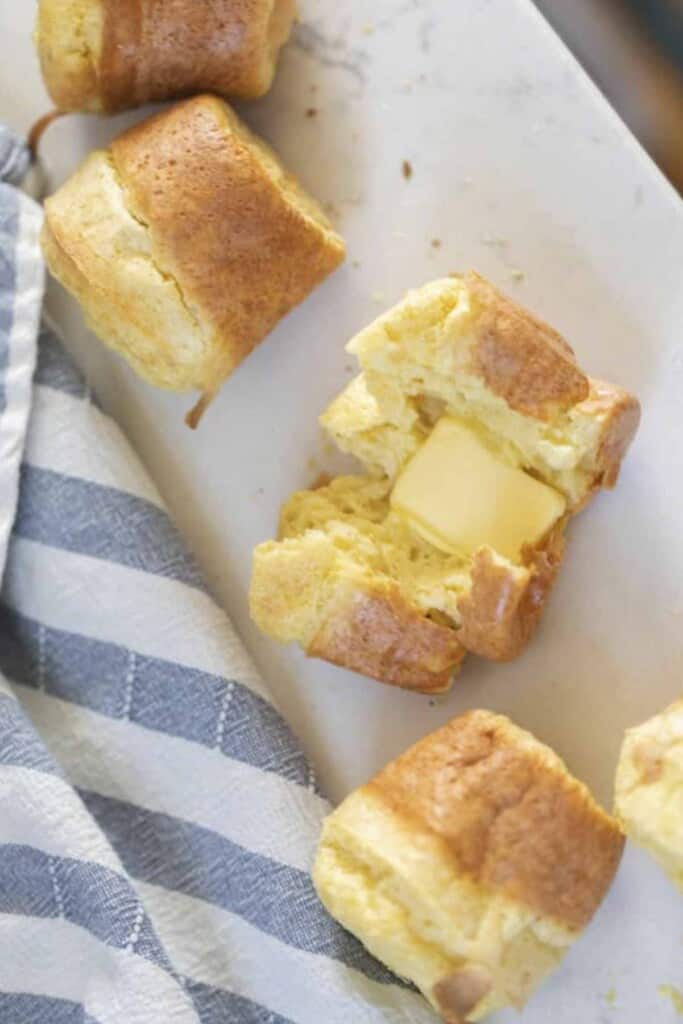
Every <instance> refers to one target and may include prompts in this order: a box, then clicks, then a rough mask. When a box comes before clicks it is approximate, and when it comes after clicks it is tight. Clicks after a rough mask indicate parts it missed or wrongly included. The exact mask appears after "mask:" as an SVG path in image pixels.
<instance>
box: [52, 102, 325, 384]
mask: <svg viewBox="0 0 683 1024" xmlns="http://www.w3.org/2000/svg"><path fill="white" fill-rule="evenodd" d="M43 244H44V249H45V254H46V258H47V261H48V265H49V267H50V269H51V271H52V273H53V274H54V275H55V276H56V277H57V278H58V279H59V280H60V281H61V282H62V283H63V284H64V285H65V287H66V288H67V289H68V290H69V291H71V292H72V293H73V294H74V295H75V296H76V298H77V299H78V300H79V302H80V303H81V305H82V307H83V309H84V312H85V315H86V318H87V320H88V322H89V324H90V325H91V326H92V327H93V329H94V331H95V333H96V334H98V335H99V336H100V337H101V338H102V340H104V341H105V342H107V343H108V344H109V345H110V346H111V347H112V348H115V349H117V350H118V351H120V352H121V353H122V354H123V355H124V356H125V357H126V358H127V359H128V360H129V362H130V363H131V364H132V365H133V367H134V369H135V370H136V371H137V372H138V373H140V375H141V376H143V377H145V378H146V379H147V380H149V381H150V382H151V383H153V384H156V385H157V386H159V387H164V388H170V389H173V390H179V391H183V390H190V389H198V390H200V391H202V392H203V393H208V394H214V393H215V392H216V390H217V389H218V387H219V385H220V383H221V382H222V381H223V380H224V379H225V378H226V377H227V376H228V375H229V374H230V373H231V372H232V370H233V369H234V368H235V367H236V366H237V365H238V364H239V363H240V362H241V361H242V360H243V359H244V358H245V357H246V356H247V355H248V354H249V352H250V351H251V350H252V349H253V348H254V347H255V346H256V345H257V344H258V343H259V342H260V341H261V340H262V339H263V338H264V337H265V336H266V334H268V333H269V332H270V330H272V328H273V327H274V326H275V324H276V323H277V322H278V321H279V320H280V319H281V318H282V317H283V316H284V315H285V314H286V313H287V312H288V311H289V310H290V309H291V308H292V307H293V306H295V305H297V304H298V303H299V302H301V301H302V300H303V299H304V298H305V297H306V295H308V293H309V292H310V291H311V290H312V289H313V288H315V287H316V285H317V284H319V283H320V282H321V281H322V280H323V279H324V278H325V277H326V276H327V275H328V274H329V273H330V272H331V271H332V270H334V269H335V267H336V266H337V265H338V264H339V263H340V262H341V260H342V259H343V255H344V245H343V242H342V240H341V238H340V237H339V236H338V235H337V234H336V233H335V232H334V231H333V229H332V227H331V225H330V224H329V222H328V221H327V219H326V217H325V216H324V214H323V213H322V211H321V210H320V208H319V207H318V205H317V203H315V201H314V200H313V199H311V198H310V197H309V196H307V195H306V193H305V192H304V191H303V189H302V188H301V187H300V186H299V185H298V183H297V182H296V181H295V180H294V178H292V177H291V176H290V175H288V174H287V172H286V171H285V170H284V168H283V167H282V165H281V164H280V162H279V160H278V159H277V157H276V156H275V154H274V153H273V152H272V150H270V149H269V147H267V146H266V144H265V143H263V142H262V141H261V140H259V139H257V138H256V137H255V136H254V135H253V134H252V133H251V132H250V131H249V130H248V129H247V128H246V126H245V125H243V124H242V123H241V121H240V120H239V119H238V118H237V116H236V115H235V114H234V113H233V112H232V110H231V109H230V108H229V107H228V106H227V104H225V103H223V102H222V101H221V100H218V99H215V98H214V97H208V96H201V97H197V98H195V99H193V100H188V101H186V102H184V103H181V104H178V105H177V106H175V107H172V108H170V109H168V110H166V111H164V112H162V113H161V114H158V115H156V116H155V117H153V118H150V119H149V120H147V121H143V122H142V123H141V124H139V125H137V126H135V127H134V128H133V129H131V130H130V131H128V132H126V133H125V134H124V135H122V136H120V137H119V138H118V139H115V140H114V141H113V142H112V144H111V146H110V147H109V149H108V150H106V151H98V152H96V153H93V154H92V155H91V156H90V157H89V158H88V159H87V160H86V162H85V163H84V165H83V166H82V167H81V168H80V169H79V170H78V171H77V172H76V174H75V175H74V176H73V177H72V178H71V179H70V180H69V181H67V183H66V184H65V185H64V186H62V188H61V189H60V190H59V191H58V192H57V193H56V194H55V195H54V196H52V197H51V198H50V199H49V200H48V201H47V203H46V220H45V229H44V234H43Z"/></svg>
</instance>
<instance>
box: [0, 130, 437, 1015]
mask: <svg viewBox="0 0 683 1024" xmlns="http://www.w3.org/2000/svg"><path fill="white" fill-rule="evenodd" d="M25 169H26V163H25V155H24V153H23V150H22V149H21V148H20V147H19V144H17V143H16V140H14V139H13V138H12V137H10V136H9V134H8V133H4V134H3V133H2V132H0V178H1V177H4V179H5V182H7V181H9V180H10V179H11V178H12V179H19V178H21V176H22V174H23V172H24V171H25ZM40 223H41V211H40V208H39V207H38V206H37V205H36V204H35V203H34V202H33V201H32V200H31V199H29V198H28V197H27V196H25V195H23V194H22V193H20V192H19V191H17V190H16V189H15V188H14V187H11V186H10V185H9V184H7V183H5V184H0V453H1V458H0V567H1V566H2V563H3V562H4V563H5V567H4V582H3V588H2V598H1V602H0V673H1V675H0V951H1V953H0V1022H2V1024H67V1022H68V1024H77V1022H87V1024H94V1022H98V1024H157V1022H158V1024H186V1022H187V1024H190V1022H200V1021H201V1022H202V1024H228V1022H230V1024H231V1022H239V1024H266V1022H272V1024H275V1022H277V1024H280V1022H286V1021H293V1022H297V1024H379V1022H392V1024H406V1022H408V1021H410V1022H417V1024H429V1022H431V1021H433V1020H434V1018H433V1017H432V1015H431V1012H430V1011H429V1010H428V1009H427V1007H426V1005H425V1004H424V1003H423V1002H422V1000H421V999H420V998H419V997H418V996H417V995H416V994H415V993H413V992H412V991H410V990H409V989H407V988H406V987H404V986H403V985H401V983H400V982H398V981H397V980H396V979H394V978H393V977H391V976H390V975H389V974H388V973H387V972H386V971H384V969H383V968H382V967H381V966H380V965H379V964H377V963H376V962H375V961H373V960H372V959H371V958H370V957H369V956H367V954H366V953H365V952H364V951H363V949H362V948H361V947H360V945H359V944H358V943H356V942H355V941H354V940H353V939H352V938H351V937H350V936H349V935H347V934H346V933H345V932H344V931H342V930H341V929H340V928H338V927H337V926H336V925H335V923H334V922H333V921H332V920H331V919H330V918H329V917H328V916H327V915H326V914H325V912H324V911H323V909H322V907H321V906H320V905H319V904H318V902H317V900H316V897H315V893H314V891H313V887H312V884H311V880H310V877H309V867H310V863H311V859H312V853H313V850H314V846H315V842H316V839H317V835H318V831H319V827H320V823H321V819H322V817H323V815H324V814H325V813H326V812H327V810H328V805H327V804H326V802H325V800H324V799H323V798H322V797H321V795H320V794H319V792H318V791H317V788H316V785H315V779H314V776H313V773H312V771H311V770H310V768H309V766H308V765H307V763H306V761H305V759H304V757H303V755H302V753H301V750H300V749H299V747H298V745H297V743H296V741H295V740H294V738H293V737H292V734H291V733H290V731H289V729H288V727H287V725H286V724H285V722H284V721H283V719H282V718H281V717H280V714H279V713H278V711H277V710H276V708H275V707H274V706H273V703H272V701H271V698H270V695H269V693H268V690H267V688H266V687H264V685H263V683H262V682H261V680H260V679H259V678H258V676H257V675H256V673H255V671H254V668H253V667H252V664H251V662H250V661H249V659H248V657H247V656H246V654H245V652H244V650H243V648H242V647H241V645H240V642H239V640H238V639H237V638H236V636H235V634H234V632H233V630H232V628H231V626H230V623H229V622H228V621H227V619H226V617H225V615H224V614H223V613H222V612H221V610H220V609H219V608H218V607H217V606H216V604H215V603H214V602H213V600H212V599H211V597H210V595H209V594H208V593H207V591H206V589H205V587H204V585H203V583H202V579H201V576H200V574H199V572H198V571H197V568H196V566H195V564H194V563H193V561H192V560H191V558H190V557H188V555H187V553H186V551H185V548H184V546H183V543H182V540H181V538H180V537H179V535H178V534H177V532H176V530H175V528H174V527H173V525H172V523H171V522H170V520H169V518H168V516H167V513H166V511H165V509H164V506H163V504H162V502H161V500H160V498H159V495H158V493H157V491H156V490H155V488H154V486H153V484H152V483H151V482H150V480H149V478H148V477H147V475H146V473H145V471H144V469H143V468H142V466H141V464H140V463H139V461H138V460H137V459H136V457H135V455H134V454H133V452H132V451H131V450H130V448H129V447H128V445H127V443H126V442H125V440H124V439H123V437H122V435H121V434H120V432H119V430H118V429H117V427H116V426H115V425H114V424H113V423H112V421H111V420H110V419H109V418H108V417H106V416H105V415H103V413H102V412H101V411H100V410H99V409H98V408H97V407H96V405H94V404H93V403H92V402H91V400H90V397H89V395H88V392H87V389H86V387H85V385H84V382H83V380H82V378H81V377H80V375H79V373H78V372H77V371H76V369H75V368H74V366H73V365H72V364H71V363H70V361H69V359H68V358H67V356H66V355H65V353H64V351H63V350H62V348H61V347H60V344H59V342H58V341H57V339H56V335H55V332H54V331H53V330H51V329H50V328H49V327H47V326H43V327H42V329H41V330H40V332H39V329H38V328H39V323H38V321H39V315H40V305H41V300H42V288H43V267H42V263H41V260H40V256H39V248H38V233H39V230H40ZM34 370H35V372H34ZM32 379H33V384H31V381H32Z"/></svg>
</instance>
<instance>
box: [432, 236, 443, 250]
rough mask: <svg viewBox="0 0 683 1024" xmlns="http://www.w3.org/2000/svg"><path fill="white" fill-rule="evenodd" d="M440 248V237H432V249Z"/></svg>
mask: <svg viewBox="0 0 683 1024" xmlns="http://www.w3.org/2000/svg"><path fill="white" fill-rule="evenodd" d="M440 248H441V239H440V238H432V249H440Z"/></svg>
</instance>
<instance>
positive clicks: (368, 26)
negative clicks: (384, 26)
mask: <svg viewBox="0 0 683 1024" xmlns="http://www.w3.org/2000/svg"><path fill="white" fill-rule="evenodd" d="M362 31H363V35H364V36H371V35H372V34H373V32H374V31H375V26H374V25H373V24H372V22H370V21H366V23H365V24H364V25H363V29H362Z"/></svg>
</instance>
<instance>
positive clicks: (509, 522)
mask: <svg viewBox="0 0 683 1024" xmlns="http://www.w3.org/2000/svg"><path fill="white" fill-rule="evenodd" d="M391 505H392V508H394V509H395V510H396V511H397V512H399V513H400V514H401V515H403V516H404V517H405V518H406V519H407V520H408V521H409V523H410V525H411V526H412V527H413V528H414V529H415V530H416V531H417V532H418V533H419V534H421V535H422V536H423V537H425V539H426V540H428V541H430V543H432V544H433V545H434V546H435V547H437V548H439V549H440V550H441V551H445V552H448V553H449V554H451V553H457V554H465V555H467V554H471V553H472V552H474V551H476V550H477V549H478V548H480V547H483V546H485V545H487V546H488V547H490V548H493V550H494V551H497V552H498V553H499V554H501V555H503V556H504V557H506V558H509V559H511V560H513V561H514V560H517V559H518V558H519V557H520V553H521V549H522V547H523V546H524V545H525V544H535V543H536V542H537V541H539V540H540V539H541V538H542V537H543V536H545V534H546V533H547V532H548V531H549V530H550V529H551V527H552V526H553V525H554V524H555V523H556V522H557V520H558V519H559V518H560V516H562V515H563V514H564V512H565V508H566V501H565V499H564V497H563V496H562V495H561V494H559V493H558V491H556V490H555V489H554V488H553V487H549V486H548V485H547V484H544V483H541V481H540V480H536V479H535V478H534V477H532V476H529V474H528V473H525V472H524V470H521V469H517V468H516V467H514V466H509V465H507V464H506V463H504V462H501V461H500V459H497V458H496V456H495V455H494V454H493V452H491V451H490V449H489V448H487V447H486V445H484V444H483V443H482V442H481V441H480V440H479V438H478V437H477V435H476V434H475V433H474V431H472V430H470V428H469V427H467V426H465V424H464V423H462V422H461V421H460V420H457V419H454V418H453V417H450V416H444V417H442V418H441V419H440V420H439V421H438V423H437V424H436V426H435V427H434V430H433V431H432V433H431V434H430V436H429V437H428V438H427V440H426V441H425V443H424V445H423V446H422V447H421V448H420V450H419V451H418V452H417V454H416V455H414V456H413V458H412V459H411V460H410V462H409V463H408V465H407V466H406V468H405V469H404V470H403V473H402V474H401V475H400V477H399V478H398V481H397V482H396V485H395V487H394V490H393V493H392V495H391Z"/></svg>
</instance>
